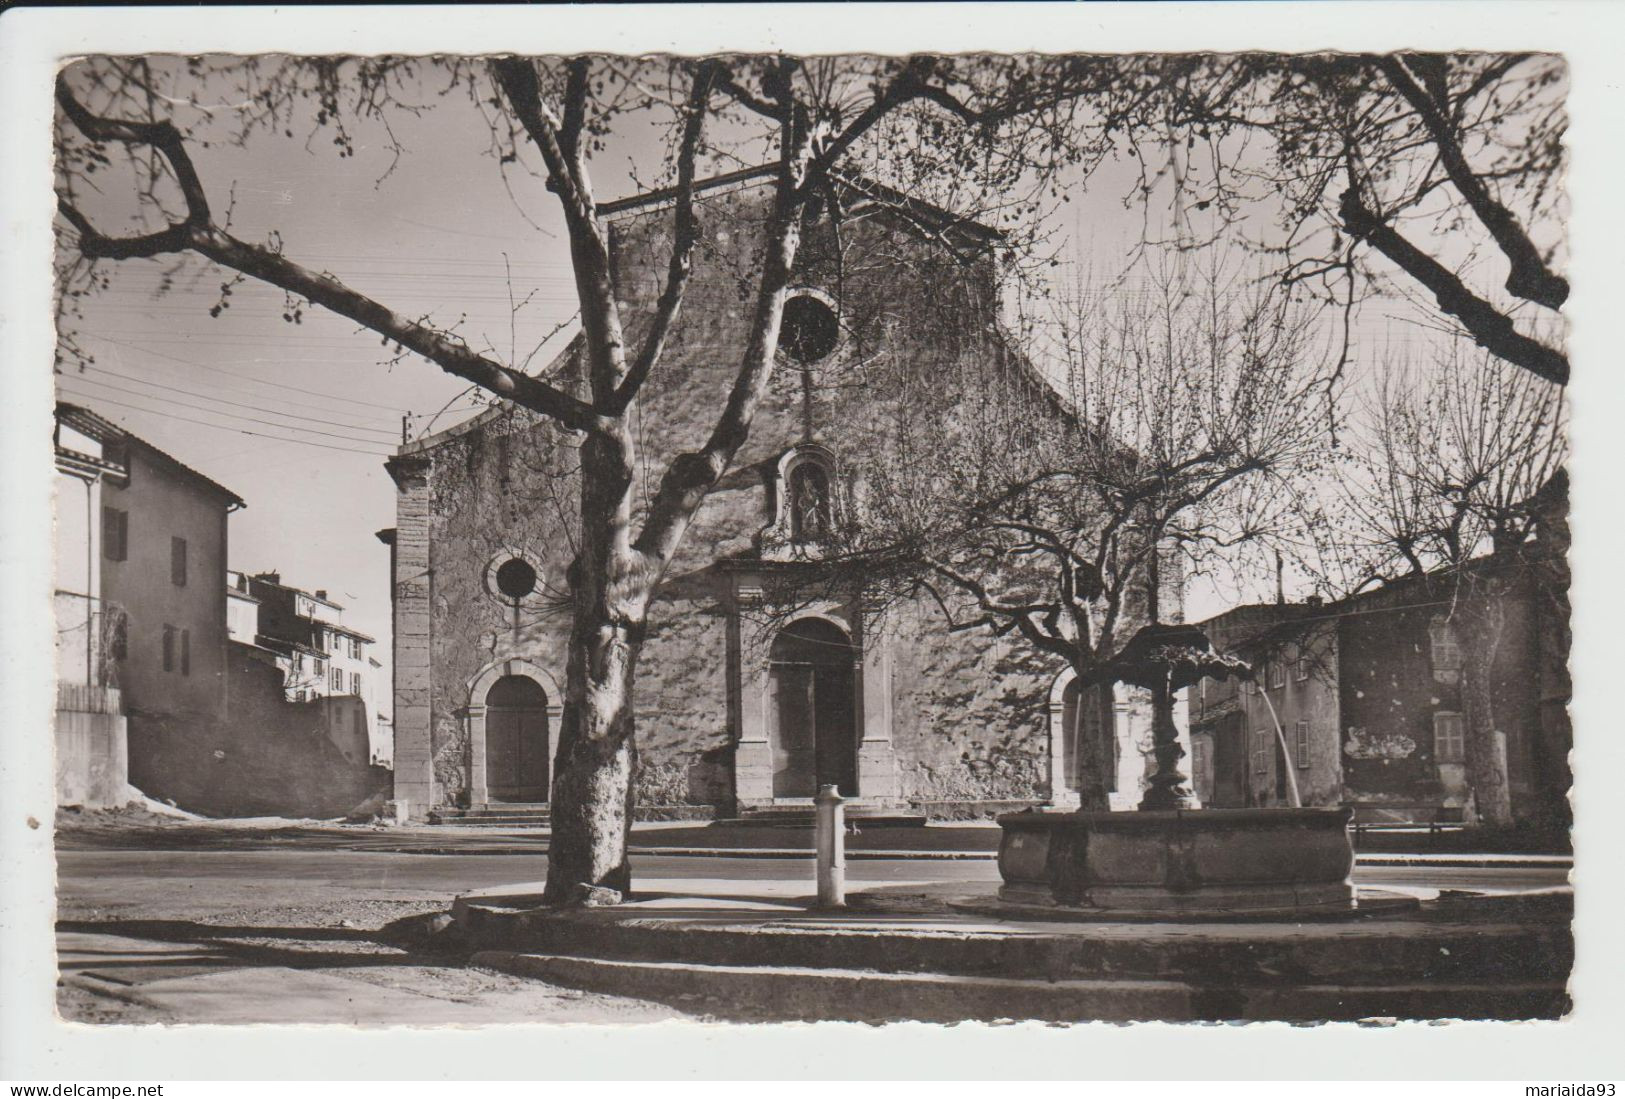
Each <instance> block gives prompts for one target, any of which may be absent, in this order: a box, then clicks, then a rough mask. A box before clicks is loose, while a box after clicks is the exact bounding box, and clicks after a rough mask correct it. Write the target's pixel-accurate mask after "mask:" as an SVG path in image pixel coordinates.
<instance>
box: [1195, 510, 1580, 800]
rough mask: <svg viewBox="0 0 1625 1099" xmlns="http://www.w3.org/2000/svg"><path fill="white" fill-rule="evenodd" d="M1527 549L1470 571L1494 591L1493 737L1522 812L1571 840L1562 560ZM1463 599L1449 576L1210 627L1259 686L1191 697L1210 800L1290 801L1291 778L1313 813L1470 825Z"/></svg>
mask: <svg viewBox="0 0 1625 1099" xmlns="http://www.w3.org/2000/svg"><path fill="white" fill-rule="evenodd" d="M1559 552H1561V551H1559ZM1517 556H1518V559H1517V560H1508V559H1506V558H1504V557H1498V556H1489V557H1485V558H1480V559H1479V560H1477V561H1474V562H1472V563H1471V566H1470V571H1471V573H1472V576H1473V579H1474V581H1475V582H1476V583H1478V584H1480V585H1483V586H1485V587H1487V588H1492V589H1493V590H1494V591H1495V592H1496V595H1495V596H1494V598H1495V599H1496V602H1497V608H1496V611H1495V618H1496V620H1497V622H1498V627H1497V635H1496V638H1495V642H1494V644H1495V650H1494V664H1493V672H1492V675H1491V677H1490V679H1491V691H1492V700H1493V711H1494V714H1495V720H1496V725H1497V727H1496V728H1495V729H1494V730H1490V735H1492V736H1494V737H1496V738H1497V740H1498V741H1499V743H1500V745H1501V750H1502V751H1503V752H1504V754H1505V758H1506V764H1507V775H1508V781H1509V786H1510V792H1511V797H1512V812H1513V817H1514V819H1515V820H1517V821H1520V822H1525V823H1528V824H1532V825H1536V826H1540V827H1546V828H1552V829H1556V830H1559V831H1561V830H1563V829H1566V827H1567V822H1568V820H1569V813H1568V808H1567V794H1568V789H1569V785H1570V781H1571V775H1570V771H1569V765H1568V752H1569V750H1570V748H1571V747H1572V735H1571V732H1570V729H1569V726H1568V721H1567V703H1568V691H1569V682H1568V674H1567V647H1566V642H1565V641H1564V640H1563V639H1562V636H1561V635H1562V633H1563V632H1564V631H1566V603H1558V602H1554V600H1553V598H1552V596H1553V589H1552V586H1551V585H1550V584H1549V583H1548V582H1546V580H1545V578H1544V574H1543V571H1542V570H1543V569H1544V568H1545V566H1546V565H1547V564H1548V563H1550V561H1551V560H1553V559H1554V558H1553V557H1552V555H1551V554H1550V553H1549V552H1547V551H1546V549H1545V548H1544V547H1542V546H1541V545H1540V544H1539V543H1538V542H1533V543H1530V544H1529V545H1528V546H1527V547H1523V548H1522V551H1521V552H1520V553H1519V554H1518V555H1517ZM1461 598H1463V585H1462V582H1461V580H1460V578H1459V577H1456V576H1453V575H1451V574H1448V573H1440V574H1434V575H1428V576H1420V577H1412V578H1408V579H1405V580H1400V581H1396V582H1392V583H1389V584H1385V585H1383V586H1382V587H1380V588H1376V589H1373V590H1371V591H1367V592H1362V593H1360V594H1358V595H1355V596H1352V597H1350V598H1348V599H1345V600H1341V601H1339V602H1336V603H1331V604H1322V603H1318V602H1308V603H1291V604H1268V605H1259V606H1250V607H1239V608H1236V609H1235V610H1232V611H1228V612H1226V613H1225V614H1222V615H1219V616H1217V617H1215V618H1212V619H1209V620H1208V621H1207V622H1204V623H1202V626H1203V628H1204V629H1205V630H1206V631H1207V632H1208V634H1209V636H1210V637H1211V638H1212V640H1213V642H1214V644H1215V647H1217V648H1220V649H1223V650H1228V651H1234V652H1237V653H1239V654H1240V655H1243V656H1247V657H1251V658H1253V659H1255V660H1256V661H1257V666H1258V669H1259V670H1258V674H1257V676H1256V678H1255V680H1254V681H1253V682H1251V683H1241V684H1238V683H1236V682H1235V681H1231V682H1229V683H1224V684H1216V683H1213V682H1211V681H1208V682H1205V683H1204V684H1202V685H1201V687H1200V688H1199V689H1197V690H1193V691H1192V692H1191V693H1190V695H1189V705H1190V727H1191V739H1192V748H1193V753H1194V756H1195V759H1194V761H1193V768H1192V771H1193V774H1192V777H1193V780H1194V782H1195V784H1196V787H1197V791H1198V793H1199V794H1200V796H1201V797H1202V800H1203V803H1204V804H1207V805H1211V806H1213V807H1216V808H1239V807H1242V806H1251V805H1287V804H1290V801H1289V792H1288V780H1287V775H1288V771H1289V770H1290V772H1291V773H1292V775H1293V777H1295V778H1296V780H1297V784H1298V787H1299V789H1300V791H1301V793H1302V798H1303V804H1305V805H1351V806H1353V807H1354V808H1355V809H1356V811H1357V814H1358V816H1359V817H1360V818H1362V819H1364V820H1367V821H1372V822H1382V821H1406V820H1436V819H1451V818H1454V819H1460V818H1461V817H1462V816H1463V815H1464V814H1465V812H1466V811H1467V809H1468V806H1469V803H1470V799H1471V788H1470V785H1469V783H1468V778H1467V767H1466V738H1467V736H1468V735H1469V734H1470V730H1469V729H1468V728H1467V725H1466V715H1465V710H1466V706H1465V704H1464V702H1463V699H1462V674H1463V653H1462V646H1461V639H1460V638H1459V637H1458V636H1457V633H1456V629H1455V626H1454V624H1453V621H1452V615H1451V611H1452V607H1453V606H1454V604H1455V603H1456V602H1457V601H1458V600H1459V599H1461ZM1559 618H1561V619H1562V621H1556V620H1557V619H1559ZM1277 717H1278V718H1279V720H1280V722H1281V727H1282V729H1283V730H1284V731H1285V734H1286V736H1285V740H1286V744H1287V750H1285V751H1283V749H1282V746H1281V743H1280V740H1281V738H1280V737H1279V736H1278V735H1277V732H1276V726H1275V719H1276V718H1277Z"/></svg>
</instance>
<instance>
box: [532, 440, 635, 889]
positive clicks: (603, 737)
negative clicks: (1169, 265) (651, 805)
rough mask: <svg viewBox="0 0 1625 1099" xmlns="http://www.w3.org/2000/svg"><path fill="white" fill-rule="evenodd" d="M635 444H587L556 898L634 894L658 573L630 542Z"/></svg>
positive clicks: (558, 799) (557, 791) (557, 777)
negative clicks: (640, 763) (642, 727)
mask: <svg viewBox="0 0 1625 1099" xmlns="http://www.w3.org/2000/svg"><path fill="white" fill-rule="evenodd" d="M631 489H632V445H631V439H630V438H629V437H626V436H624V434H623V435H621V436H616V435H610V434H602V435H592V436H589V437H588V438H587V440H586V441H585V442H583V444H582V446H581V541H580V544H579V545H580V549H579V552H578V553H577V555H576V559H575V560H574V561H573V562H572V563H571V565H570V574H569V582H570V596H571V603H572V608H573V609H572V617H571V627H570V650H569V657H568V662H567V666H566V671H565V701H564V720H563V722H562V723H561V728H560V730H559V747H558V754H557V756H556V760H557V763H556V766H555V769H554V774H553V800H552V806H551V807H552V817H553V821H552V837H551V839H550V841H549V844H548V862H547V887H546V889H545V890H544V891H543V899H544V900H545V901H546V902H547V903H550V904H565V903H570V902H573V901H575V900H578V899H579V898H580V895H581V892H582V889H581V887H583V886H603V887H607V888H609V889H614V890H617V891H619V892H621V893H623V894H624V893H626V892H627V890H628V889H629V888H630V886H631V883H632V872H631V866H630V865H629V864H628V862H627V857H626V847H627V839H628V837H629V835H630V833H631V829H632V805H633V796H634V791H633V778H634V777H635V771H636V767H637V744H636V722H635V720H634V711H633V708H632V703H633V699H632V684H633V677H634V676H635V674H636V671H637V663H638V656H639V654H640V653H641V652H642V649H643V639H644V636H645V622H646V620H647V615H648V607H649V599H650V596H651V594H652V592H653V586H654V585H653V577H652V576H651V574H650V571H649V568H648V566H647V562H646V560H645V559H644V557H643V555H642V554H640V553H638V552H637V551H636V550H634V549H633V548H632V547H631V545H630V544H629V527H630V519H631V510H632V505H631V501H632V493H631Z"/></svg>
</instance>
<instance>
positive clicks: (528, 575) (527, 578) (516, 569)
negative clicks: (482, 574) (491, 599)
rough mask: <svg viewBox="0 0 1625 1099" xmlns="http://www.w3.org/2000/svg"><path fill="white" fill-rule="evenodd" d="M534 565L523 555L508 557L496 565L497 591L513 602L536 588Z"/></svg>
mask: <svg viewBox="0 0 1625 1099" xmlns="http://www.w3.org/2000/svg"><path fill="white" fill-rule="evenodd" d="M536 580H537V577H536V566H534V565H532V564H531V563H530V562H529V561H526V560H525V559H524V558H523V557H510V558H508V559H507V560H506V561H504V562H502V564H501V565H499V566H497V573H496V581H497V591H499V592H501V593H502V594H503V595H505V596H507V597H508V598H509V599H512V600H514V601H515V602H517V601H519V600H521V599H523V598H525V596H527V595H529V594H530V593H531V592H533V591H535V590H536Z"/></svg>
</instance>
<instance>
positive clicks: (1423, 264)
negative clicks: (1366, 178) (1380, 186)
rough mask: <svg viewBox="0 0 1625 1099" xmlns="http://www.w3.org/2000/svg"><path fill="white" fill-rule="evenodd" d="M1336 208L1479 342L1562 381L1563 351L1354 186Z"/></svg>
mask: <svg viewBox="0 0 1625 1099" xmlns="http://www.w3.org/2000/svg"><path fill="white" fill-rule="evenodd" d="M1339 211H1340V213H1341V215H1342V218H1343V225H1344V227H1345V228H1347V229H1348V231H1349V232H1350V233H1351V234H1353V235H1354V236H1356V237H1358V238H1360V239H1362V240H1364V241H1366V242H1367V243H1368V244H1370V245H1371V246H1372V247H1373V248H1375V249H1376V250H1377V251H1379V252H1381V253H1382V254H1383V255H1384V256H1387V257H1388V258H1389V259H1390V260H1392V261H1393V262H1394V263H1395V264H1397V265H1398V266H1399V268H1400V269H1401V270H1403V271H1404V272H1405V273H1406V274H1408V275H1410V276H1411V277H1412V278H1414V279H1416V281H1418V282H1420V283H1421V284H1422V285H1423V286H1425V287H1427V288H1428V289H1429V290H1431V291H1432V292H1433V296H1434V299H1435V300H1436V301H1437V302H1438V303H1439V308H1440V309H1442V310H1443V311H1444V312H1446V313H1448V314H1449V315H1450V316H1452V317H1455V318H1456V319H1457V320H1458V321H1460V322H1461V323H1462V326H1463V327H1464V328H1466V329H1467V331H1468V333H1469V334H1471V335H1472V337H1473V339H1474V340H1475V341H1476V342H1477V343H1478V345H1479V346H1480V347H1482V348H1484V349H1485V350H1487V351H1489V352H1491V353H1492V354H1495V355H1498V356H1500V357H1501V358H1503V359H1505V360H1506V361H1507V362H1510V363H1514V364H1516V365H1518V366H1521V367H1523V368H1524V369H1526V370H1529V371H1531V372H1533V373H1535V374H1538V375H1539V376H1540V377H1542V378H1545V379H1546V380H1548V381H1552V382H1556V383H1557V384H1558V385H1567V384H1568V380H1569V359H1568V356H1567V355H1565V354H1563V353H1562V352H1561V351H1557V350H1554V349H1553V348H1550V347H1547V346H1546V345H1545V344H1543V343H1541V342H1540V341H1538V340H1535V339H1532V338H1531V337H1529V336H1525V335H1524V334H1523V333H1521V332H1519V331H1518V330H1517V329H1516V328H1515V327H1514V326H1513V324H1512V320H1511V318H1509V317H1507V316H1506V315H1505V314H1504V313H1502V312H1501V311H1500V310H1498V309H1496V308H1495V307H1494V306H1493V305H1491V304H1490V303H1489V302H1487V301H1485V300H1484V299H1483V298H1480V297H1479V296H1478V295H1476V294H1474V293H1473V292H1472V291H1471V290H1469V289H1467V287H1466V286H1465V285H1464V284H1463V283H1462V281H1461V280H1460V279H1459V278H1457V277H1456V276H1455V275H1454V274H1452V273H1451V272H1450V270H1449V269H1448V268H1446V267H1445V266H1444V265H1443V264H1441V263H1439V262H1438V261H1437V260H1435V259H1434V258H1433V257H1432V256H1429V255H1427V254H1426V253H1424V252H1423V251H1421V249H1419V248H1417V247H1416V246H1415V245H1414V244H1412V243H1411V242H1410V241H1408V240H1406V239H1405V238H1404V237H1403V236H1401V235H1400V234H1399V233H1398V232H1397V231H1396V230H1395V229H1394V228H1393V227H1392V226H1391V225H1389V224H1387V223H1386V222H1384V221H1383V220H1382V219H1381V218H1380V217H1378V216H1377V215H1376V214H1375V213H1373V212H1372V211H1371V210H1369V209H1367V208H1366V206H1365V204H1364V203H1362V202H1361V201H1360V196H1359V193H1358V191H1357V190H1356V189H1355V188H1354V187H1352V186H1351V187H1349V188H1348V189H1347V190H1345V191H1344V192H1343V198H1342V202H1341V203H1340V205H1339Z"/></svg>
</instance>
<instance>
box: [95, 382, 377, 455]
mask: <svg viewBox="0 0 1625 1099" xmlns="http://www.w3.org/2000/svg"><path fill="white" fill-rule="evenodd" d="M73 377H74V379H75V380H76V381H79V382H81V383H83V384H86V385H98V386H104V387H106V388H108V389H111V390H112V391H113V392H115V393H124V394H128V395H129V396H132V397H145V398H146V399H147V400H149V401H155V400H163V401H169V402H170V403H172V404H178V405H180V406H181V407H182V408H191V409H196V410H197V411H199V412H207V413H209V414H210V415H212V416H229V417H230V418H231V419H233V420H243V421H245V422H247V423H251V424H264V425H265V426H266V427H280V428H281V429H282V430H283V431H303V432H307V433H308V434H311V435H322V436H325V437H327V438H329V439H340V440H342V441H344V442H347V443H370V442H374V440H372V439H357V438H355V437H354V436H352V435H339V434H337V433H335V432H332V431H322V430H320V429H319V428H314V427H300V426H299V425H297V424H280V423H277V422H276V421H275V420H262V419H260V418H259V417H257V416H244V415H242V414H241V413H237V412H226V411H224V410H222V409H218V408H210V407H209V406H207V405H200V404H192V403H190V402H188V401H176V400H174V399H173V398H170V397H157V396H154V395H153V394H151V393H143V392H141V390H139V389H127V388H125V387H124V386H122V385H114V384H113V383H112V382H104V381H102V380H101V379H99V378H87V377H85V376H84V375H83V374H79V375H74V376H73ZM378 445H380V446H382V445H383V444H382V443H379V444H378Z"/></svg>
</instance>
